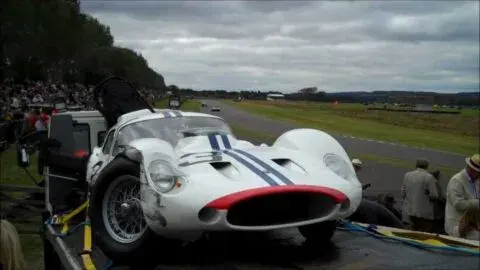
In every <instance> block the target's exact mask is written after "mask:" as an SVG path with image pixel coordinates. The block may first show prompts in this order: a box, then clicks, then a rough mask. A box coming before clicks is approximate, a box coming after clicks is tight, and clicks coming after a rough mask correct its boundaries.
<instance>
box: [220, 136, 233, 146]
mask: <svg viewBox="0 0 480 270" xmlns="http://www.w3.org/2000/svg"><path fill="white" fill-rule="evenodd" d="M222 142H223V145H225V148H227V149H232V145H231V144H230V141H229V140H228V137H227V135H222Z"/></svg>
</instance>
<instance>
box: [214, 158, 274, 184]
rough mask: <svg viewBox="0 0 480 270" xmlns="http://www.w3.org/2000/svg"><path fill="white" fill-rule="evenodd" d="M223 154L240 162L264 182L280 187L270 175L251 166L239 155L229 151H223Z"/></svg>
mask: <svg viewBox="0 0 480 270" xmlns="http://www.w3.org/2000/svg"><path fill="white" fill-rule="evenodd" d="M223 153H225V154H227V155H229V156H231V157H232V158H234V159H235V160H237V161H238V162H240V163H241V164H243V165H244V166H245V167H247V168H248V169H249V170H251V171H252V172H254V173H255V174H256V175H258V176H260V177H261V178H262V179H263V180H265V182H267V183H268V184H269V185H271V186H278V183H277V182H275V180H273V179H272V178H271V177H270V176H269V175H268V174H266V173H265V172H262V171H261V170H259V169H258V168H257V167H255V166H253V165H252V164H250V163H249V162H248V161H246V160H245V159H243V158H242V157H240V156H238V155H237V154H235V153H233V152H230V151H229V150H223Z"/></svg>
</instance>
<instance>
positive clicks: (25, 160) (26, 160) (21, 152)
mask: <svg viewBox="0 0 480 270" xmlns="http://www.w3.org/2000/svg"><path fill="white" fill-rule="evenodd" d="M27 148H28V147H27V145H26V144H20V145H19V146H18V148H17V164H18V166H19V167H20V168H27V167H28V166H29V165H30V156H29V154H28V152H27Z"/></svg>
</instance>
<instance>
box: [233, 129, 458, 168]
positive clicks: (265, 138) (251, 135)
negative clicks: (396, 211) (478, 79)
mask: <svg viewBox="0 0 480 270" xmlns="http://www.w3.org/2000/svg"><path fill="white" fill-rule="evenodd" d="M232 129H233V132H234V134H235V135H236V136H237V137H239V138H242V139H256V140H258V141H262V142H265V143H267V144H269V145H271V144H272V143H273V142H274V141H275V139H276V136H274V135H271V134H265V133H259V132H257V131H253V130H250V129H247V128H244V127H240V126H232ZM348 152H349V153H348V154H349V156H351V157H355V158H359V159H361V160H365V161H373V162H375V163H379V164H387V165H391V166H395V167H402V168H406V169H411V168H412V166H413V165H412V164H413V163H412V162H411V161H408V160H404V159H398V158H392V157H385V156H378V155H371V154H365V153H357V152H351V151H348ZM432 165H434V167H435V168H437V169H440V170H441V171H443V172H444V173H445V175H453V174H455V173H457V172H458V168H453V167H445V166H438V165H436V164H432Z"/></svg>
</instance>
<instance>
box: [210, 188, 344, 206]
mask: <svg viewBox="0 0 480 270" xmlns="http://www.w3.org/2000/svg"><path fill="white" fill-rule="evenodd" d="M295 192H308V193H317V194H322V195H327V196H329V197H331V198H332V199H334V200H335V202H336V203H342V202H344V201H346V200H347V199H348V198H347V196H346V195H345V194H343V193H342V192H340V191H338V190H335V189H331V188H327V187H318V186H308V185H288V186H272V187H262V188H255V189H248V190H244V191H240V192H236V193H232V194H228V195H226V196H223V197H220V198H218V199H216V200H214V201H212V202H210V203H209V204H207V206H206V207H209V208H214V209H218V210H226V209H229V208H230V207H231V206H232V205H234V204H236V203H238V202H240V201H243V200H248V199H252V198H255V197H260V196H264V195H271V194H281V193H295Z"/></svg>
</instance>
